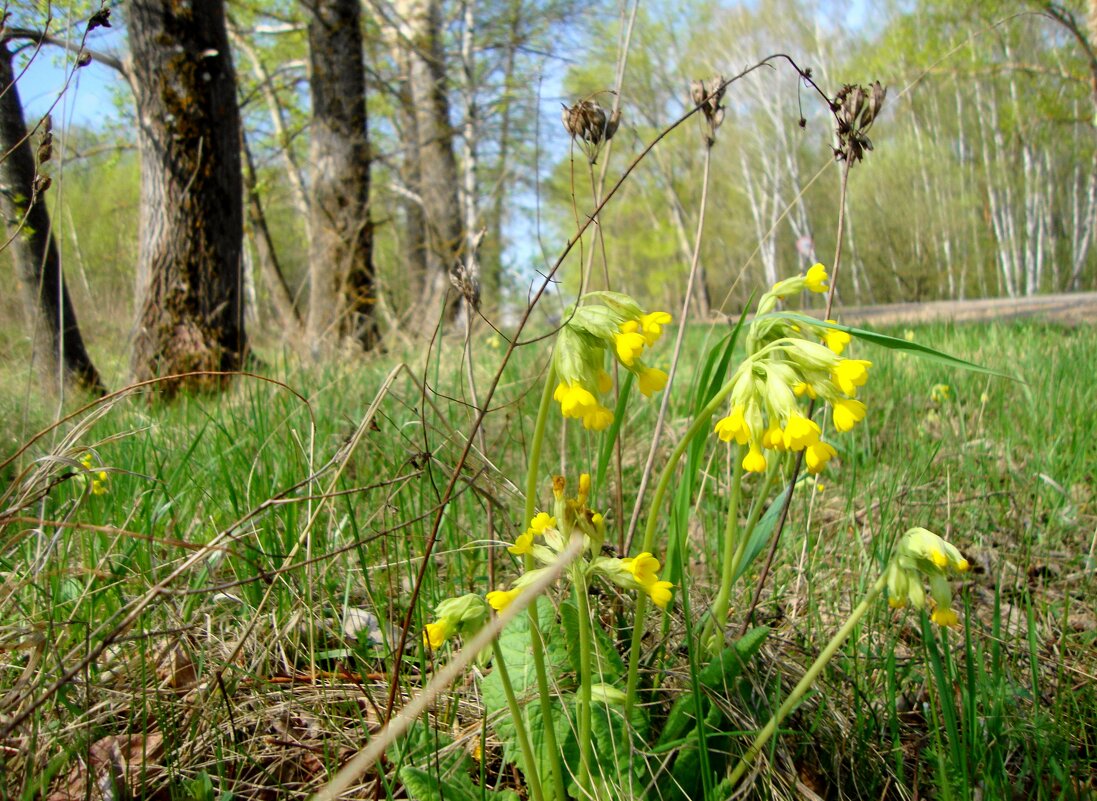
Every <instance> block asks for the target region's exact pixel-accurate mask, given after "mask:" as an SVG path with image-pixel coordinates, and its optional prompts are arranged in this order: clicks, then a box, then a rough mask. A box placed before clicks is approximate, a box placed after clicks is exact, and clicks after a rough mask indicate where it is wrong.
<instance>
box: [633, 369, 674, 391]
mask: <svg viewBox="0 0 1097 801" xmlns="http://www.w3.org/2000/svg"><path fill="white" fill-rule="evenodd" d="M636 378H637V380H638V382H639V385H640V393H641V394H642V395H643V396H644V397H645V398H650V397H651V396H652V395H653V394H655V393H656V392H662V391H663V390H664V389H666V386H667V374H666V373H665V372H663V371H662V370H659V369H658V368H655V367H642V368H640V371H639V372H638V373H637V374H636Z"/></svg>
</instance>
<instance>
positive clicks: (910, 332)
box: [903, 328, 914, 342]
mask: <svg viewBox="0 0 1097 801" xmlns="http://www.w3.org/2000/svg"><path fill="white" fill-rule="evenodd" d="M903 339H905V340H906V341H907V342H913V341H914V329H913V328H908V329H907V330H906V331H904V332H903Z"/></svg>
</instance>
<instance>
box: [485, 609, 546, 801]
mask: <svg viewBox="0 0 1097 801" xmlns="http://www.w3.org/2000/svg"><path fill="white" fill-rule="evenodd" d="M534 603H536V601H535V602H534ZM491 650H492V651H493V652H494V653H495V669H496V670H498V671H499V678H500V680H501V682H502V684H503V694H504V695H506V697H507V707H508V708H509V709H510V716H511V717H512V718H514V730H515V731H516V732H517V733H518V747H519V748H520V749H521V751H522V760H523V761H524V762H525V763H526V783H527V784H529V794H530V798H532V799H533V801H544V795H543V794H542V793H541V777H540V776H538V775H537V762H536V761H535V760H534V758H533V747H532V746H531V745H530V742H529V732H527V731H526V723H525V719H524V718H523V717H522V708H521V707H519V706H518V698H517V697H515V695H514V686H513V685H512V684H511V683H510V675H509V674H508V673H507V663H506V661H505V660H504V659H503V649H502V648H500V647H499V638H498V637H496V638H495V639H494V640H492V641H491Z"/></svg>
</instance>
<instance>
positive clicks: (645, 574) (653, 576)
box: [621, 551, 659, 587]
mask: <svg viewBox="0 0 1097 801" xmlns="http://www.w3.org/2000/svg"><path fill="white" fill-rule="evenodd" d="M621 566H622V567H623V568H625V570H627V571H628V572H629V573H631V574H632V577H633V578H635V579H636V583H637V584H639V585H640V586H641V587H646V586H647V585H648V584H651V583H653V582H655V581H658V580H659V560H658V559H656V558H655V557H654V556H652V555H651V554H650V553H648V552H647V551H645V552H644V553H642V554H640V555H639V556H636V557H633V558H631V559H623V560H622V561H621Z"/></svg>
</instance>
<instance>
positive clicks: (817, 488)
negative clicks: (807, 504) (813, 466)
mask: <svg viewBox="0 0 1097 801" xmlns="http://www.w3.org/2000/svg"><path fill="white" fill-rule="evenodd" d="M826 488H827V485H826V484H824V483H823V482H822V481H817V482H815V491H816V492H825V491H826Z"/></svg>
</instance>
